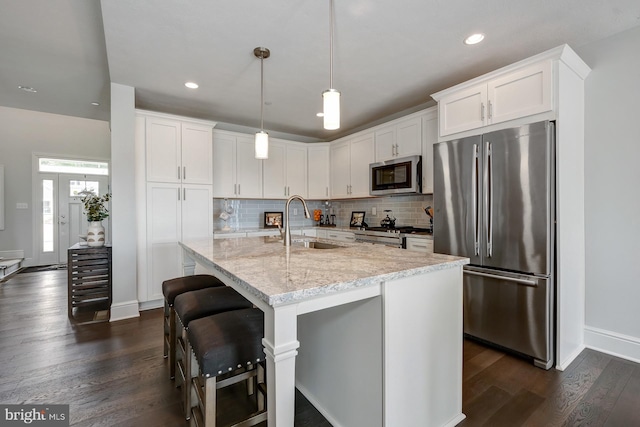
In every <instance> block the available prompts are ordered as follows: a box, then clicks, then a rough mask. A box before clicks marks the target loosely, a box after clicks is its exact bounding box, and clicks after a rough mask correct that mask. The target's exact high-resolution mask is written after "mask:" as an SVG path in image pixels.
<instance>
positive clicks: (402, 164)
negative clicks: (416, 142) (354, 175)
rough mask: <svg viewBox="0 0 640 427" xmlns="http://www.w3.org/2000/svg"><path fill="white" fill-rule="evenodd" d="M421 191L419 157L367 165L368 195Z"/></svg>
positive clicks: (420, 163)
mask: <svg viewBox="0 0 640 427" xmlns="http://www.w3.org/2000/svg"><path fill="white" fill-rule="evenodd" d="M421 191H422V161H421V157H420V156H411V157H404V158H401V159H394V160H387V161H384V162H378V163H371V164H370V165H369V193H370V194H371V195H372V196H380V195H384V194H402V193H420V192H421Z"/></svg>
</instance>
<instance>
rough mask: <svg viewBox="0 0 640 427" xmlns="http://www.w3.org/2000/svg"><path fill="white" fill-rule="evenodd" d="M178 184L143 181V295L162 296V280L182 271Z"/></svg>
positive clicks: (152, 298) (157, 298)
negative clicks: (145, 264)
mask: <svg viewBox="0 0 640 427" xmlns="http://www.w3.org/2000/svg"><path fill="white" fill-rule="evenodd" d="M179 197H180V198H181V194H180V185H178V184H170V183H149V184H147V278H148V282H147V298H148V300H149V301H152V300H159V299H162V298H163V295H162V282H163V281H165V280H167V279H170V278H173V277H179V276H181V275H182V271H181V265H180V264H181V263H180V256H181V251H180V248H179V246H178V241H179V240H180V235H181V230H180V223H181V208H180V206H181V201H180V200H179Z"/></svg>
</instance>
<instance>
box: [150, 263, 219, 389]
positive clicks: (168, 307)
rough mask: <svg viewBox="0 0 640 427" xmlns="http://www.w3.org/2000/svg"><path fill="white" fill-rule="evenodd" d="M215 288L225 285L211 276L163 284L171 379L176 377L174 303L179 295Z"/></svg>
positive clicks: (175, 280) (196, 276)
mask: <svg viewBox="0 0 640 427" xmlns="http://www.w3.org/2000/svg"><path fill="white" fill-rule="evenodd" d="M214 286H224V283H222V282H221V281H220V280H219V279H218V278H216V277H214V276H211V275H209V274H196V275H194V276H184V277H177V278H175V279H169V280H165V281H164V282H162V294H163V295H164V357H165V358H167V357H168V358H169V378H171V379H174V378H175V376H176V371H175V364H176V362H175V354H176V349H175V341H176V313H175V311H174V310H173V302H174V300H175V298H176V297H177V296H178V295H180V294H182V293H184V292H188V291H196V290H198V289H204V288H210V287H214Z"/></svg>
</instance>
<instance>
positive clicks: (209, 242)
mask: <svg viewBox="0 0 640 427" xmlns="http://www.w3.org/2000/svg"><path fill="white" fill-rule="evenodd" d="M302 240H315V241H323V242H329V243H333V244H337V245H339V246H341V247H340V248H336V249H310V248H305V247H304V245H303V243H301V241H302ZM180 245H181V246H182V247H183V248H184V249H185V250H186V252H187V253H188V254H189V255H190V256H191V257H192V258H194V260H196V261H197V262H200V263H202V264H203V265H205V266H207V267H210V268H213V269H215V270H217V271H219V272H221V273H223V274H224V275H225V276H227V277H229V278H230V279H231V280H233V281H235V282H236V283H237V284H238V285H239V286H241V287H242V288H243V289H246V290H247V291H248V292H250V293H251V294H252V295H255V296H256V297H258V298H259V299H260V300H262V301H264V302H266V303H267V304H269V305H270V306H274V307H275V306H279V305H284V304H287V303H291V302H296V301H302V300H305V299H310V298H313V297H315V296H318V295H324V294H330V293H334V292H341V291H345V290H349V289H352V288H357V287H362V286H372V285H376V284H379V283H381V282H384V281H388V280H392V279H398V278H402V277H408V276H413V275H419V274H425V273H429V272H431V271H437V270H442V269H447V268H454V267H457V266H461V265H465V264H468V263H469V259H468V258H460V257H455V256H450V255H442V254H424V253H419V252H412V251H407V250H404V249H396V248H391V247H388V246H384V245H372V244H368V243H346V242H337V241H333V240H327V239H315V238H300V239H294V243H293V245H292V246H291V247H290V248H289V250H288V251H287V250H286V248H285V247H284V245H283V244H282V242H281V241H278V240H277V239H276V238H273V237H242V238H231V239H217V240H216V239H213V238H206V239H199V240H189V241H185V242H180Z"/></svg>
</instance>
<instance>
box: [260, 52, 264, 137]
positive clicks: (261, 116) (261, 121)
mask: <svg viewBox="0 0 640 427" xmlns="http://www.w3.org/2000/svg"><path fill="white" fill-rule="evenodd" d="M260 132H264V54H263V55H261V56H260Z"/></svg>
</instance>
